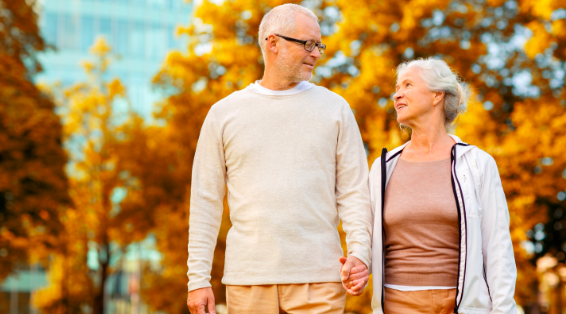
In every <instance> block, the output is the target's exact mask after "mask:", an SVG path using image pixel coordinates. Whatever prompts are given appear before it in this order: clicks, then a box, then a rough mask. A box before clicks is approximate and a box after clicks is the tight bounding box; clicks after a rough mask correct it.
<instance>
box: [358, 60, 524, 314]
mask: <svg viewBox="0 0 566 314" xmlns="http://www.w3.org/2000/svg"><path fill="white" fill-rule="evenodd" d="M396 88H397V91H396V93H395V95H394V96H393V98H394V101H395V110H396V111H397V121H398V122H399V124H400V125H401V126H403V127H407V128H410V129H411V141H409V142H408V143H406V144H404V145H403V146H400V147H398V148H396V149H394V150H393V151H391V152H387V149H385V148H384V149H383V152H382V155H381V157H380V158H378V159H377V160H376V161H375V162H374V163H373V166H372V169H371V173H370V179H369V180H370V193H371V202H372V210H373V214H374V231H373V256H372V272H373V286H374V295H373V300H372V307H373V309H374V313H381V312H382V311H384V312H385V313H386V314H395V313H399V314H411V313H478V314H479V313H486V314H487V313H491V314H495V313H506V314H508V313H516V312H517V307H516V304H515V301H514V300H513V294H514V291H515V280H516V276H517V271H516V266H515V260H514V256H513V245H512V243H511V237H510V233H509V212H508V209H507V204H506V201H505V194H504V193H503V188H502V186H501V179H500V177H499V172H498V170H497V165H496V164H495V161H494V159H493V158H492V157H491V156H490V155H489V154H487V153H486V152H484V151H482V150H481V149H479V148H477V147H475V146H472V145H468V144H465V143H463V142H462V141H461V140H460V139H459V138H458V137H456V136H454V135H451V134H448V133H447V130H450V129H451V128H452V127H453V124H454V120H455V119H456V117H457V116H458V115H459V114H460V113H463V112H464V111H465V110H466V105H467V100H468V89H467V88H466V86H465V85H464V84H463V83H462V82H460V80H459V79H458V77H457V75H456V74H454V73H453V72H452V70H451V69H450V68H449V67H448V65H447V64H446V63H445V62H444V61H441V60H435V59H426V60H414V61H410V62H406V63H403V64H401V65H399V67H398V68H397V87H396Z"/></svg>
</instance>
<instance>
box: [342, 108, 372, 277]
mask: <svg viewBox="0 0 566 314" xmlns="http://www.w3.org/2000/svg"><path fill="white" fill-rule="evenodd" d="M336 203H337V207H338V213H339V216H340V219H341V220H342V228H343V229H344V232H346V244H347V246H348V255H353V256H355V257H357V258H358V259H359V260H361V261H362V262H363V263H364V264H366V266H368V267H369V265H370V260H371V208H370V200H369V188H368V164H367V157H366V152H365V149H364V145H363V142H362V138H361V135H360V131H359V129H358V124H357V123H356V119H355V118H354V114H353V113H352V110H351V109H350V107H349V106H344V109H343V111H342V124H341V125H340V132H339V134H338V143H337V147H336Z"/></svg>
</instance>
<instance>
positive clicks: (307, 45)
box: [305, 40, 326, 53]
mask: <svg viewBox="0 0 566 314" xmlns="http://www.w3.org/2000/svg"><path fill="white" fill-rule="evenodd" d="M315 47H316V42H314V41H313V40H309V41H307V42H306V43H305V49H306V50H307V51H309V52H310V51H313V50H314V48H315ZM324 48H326V47H325V46H324V45H319V46H318V51H319V52H320V53H323V52H324Z"/></svg>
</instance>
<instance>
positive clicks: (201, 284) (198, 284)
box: [188, 279, 212, 292]
mask: <svg viewBox="0 0 566 314" xmlns="http://www.w3.org/2000/svg"><path fill="white" fill-rule="evenodd" d="M188 286H189V292H190V291H193V290H197V289H201V288H208V287H212V285H211V284H210V282H208V281H206V280H205V279H201V280H191V281H189V284H188Z"/></svg>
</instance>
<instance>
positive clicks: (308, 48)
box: [265, 34, 326, 54]
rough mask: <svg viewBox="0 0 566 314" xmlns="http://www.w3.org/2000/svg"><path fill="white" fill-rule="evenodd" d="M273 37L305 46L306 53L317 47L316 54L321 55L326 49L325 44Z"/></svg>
mask: <svg viewBox="0 0 566 314" xmlns="http://www.w3.org/2000/svg"><path fill="white" fill-rule="evenodd" d="M274 35H275V36H278V37H281V38H283V39H285V40H288V41H294V42H296V43H299V44H303V45H304V46H305V50H306V51H308V52H311V51H313V50H314V48H315V47H318V52H320V53H321V54H322V53H324V50H325V49H326V45H325V44H323V43H317V42H315V41H314V40H300V39H295V38H291V37H287V36H282V35H278V34H274ZM267 38H269V37H267ZM267 38H265V40H267Z"/></svg>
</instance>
